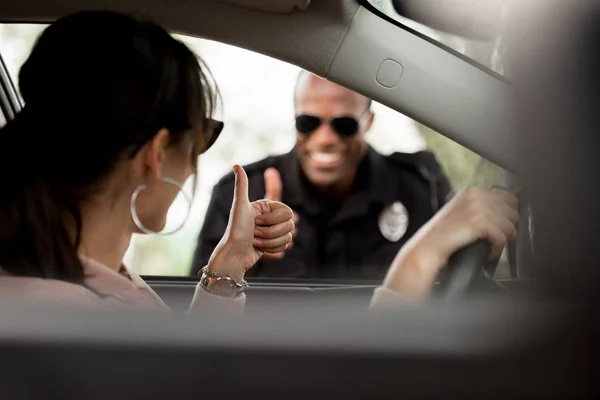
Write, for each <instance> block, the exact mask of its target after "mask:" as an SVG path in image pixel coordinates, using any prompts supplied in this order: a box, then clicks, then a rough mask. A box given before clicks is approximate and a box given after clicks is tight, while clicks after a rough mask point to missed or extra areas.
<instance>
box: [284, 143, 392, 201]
mask: <svg viewBox="0 0 600 400" xmlns="http://www.w3.org/2000/svg"><path fill="white" fill-rule="evenodd" d="M365 157H366V159H365V162H366V163H367V169H368V179H369V184H368V195H367V196H362V197H363V198H364V199H365V200H366V201H368V202H370V203H378V204H389V203H392V202H394V201H396V200H397V199H398V196H399V194H398V191H399V189H398V188H399V185H393V184H390V177H392V176H396V175H397V168H396V167H395V166H394V165H393V164H392V163H391V162H390V161H389V160H387V158H386V157H385V156H383V155H381V154H379V153H378V152H377V151H375V149H373V148H372V147H371V146H368V147H367V152H366V155H365ZM282 163H283V164H284V165H283V166H282V168H280V170H281V174H282V180H283V182H284V185H283V186H284V192H285V193H284V196H285V202H286V204H287V205H289V206H290V207H291V208H292V209H299V208H302V207H304V206H306V205H307V199H306V196H305V194H304V192H303V190H302V177H301V176H302V175H301V171H300V165H299V162H298V158H297V155H296V149H295V148H294V149H292V151H291V152H289V153H288V154H286V156H285V157H283V159H282ZM275 167H276V166H275Z"/></svg>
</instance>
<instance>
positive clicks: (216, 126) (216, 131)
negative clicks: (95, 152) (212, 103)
mask: <svg viewBox="0 0 600 400" xmlns="http://www.w3.org/2000/svg"><path fill="white" fill-rule="evenodd" d="M208 121H209V125H210V126H212V132H211V133H210V137H209V138H208V141H207V142H206V145H205V146H204V148H203V149H202V151H199V152H198V155H200V154H202V153H205V152H206V151H208V149H210V148H211V147H212V145H213V144H215V142H216V141H217V139H218V138H219V135H220V134H221V132H223V128H224V127H225V124H224V123H223V122H221V121H217V120H216V119H209V120H208ZM145 143H146V139H144V140H143V141H142V142H140V143H138V144H137V145H135V146H134V147H133V149H132V150H131V152H130V153H129V157H135V155H136V154H137V152H138V151H140V149H141V148H142V147H143V146H144V144H145Z"/></svg>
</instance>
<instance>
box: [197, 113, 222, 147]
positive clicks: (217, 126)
mask: <svg viewBox="0 0 600 400" xmlns="http://www.w3.org/2000/svg"><path fill="white" fill-rule="evenodd" d="M211 126H212V132H211V135H210V137H209V138H208V141H207V142H206V146H204V150H203V151H202V153H204V152H206V151H207V150H208V149H210V148H211V147H212V145H213V144H215V142H216V141H217V139H218V138H219V135H220V134H221V132H223V128H224V127H225V124H224V123H223V122H221V121H217V120H216V119H212V120H211Z"/></svg>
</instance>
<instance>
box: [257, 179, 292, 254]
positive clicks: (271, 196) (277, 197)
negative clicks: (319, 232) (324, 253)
mask: <svg viewBox="0 0 600 400" xmlns="http://www.w3.org/2000/svg"><path fill="white" fill-rule="evenodd" d="M264 179H265V199H267V200H270V201H278V202H281V194H282V192H283V183H282V181H281V175H280V174H279V171H277V169H275V168H268V169H267V170H266V171H265V174H264ZM293 221H294V230H293V232H292V239H295V238H296V233H297V231H296V224H298V215H297V214H296V213H294V216H293ZM293 244H294V243H293V242H291V243H290V244H289V245H288V247H287V249H286V250H289V249H290V248H291V247H292V246H293ZM264 257H265V258H268V259H275V260H281V259H282V258H283V257H285V251H282V252H280V253H269V254H265V255H264Z"/></svg>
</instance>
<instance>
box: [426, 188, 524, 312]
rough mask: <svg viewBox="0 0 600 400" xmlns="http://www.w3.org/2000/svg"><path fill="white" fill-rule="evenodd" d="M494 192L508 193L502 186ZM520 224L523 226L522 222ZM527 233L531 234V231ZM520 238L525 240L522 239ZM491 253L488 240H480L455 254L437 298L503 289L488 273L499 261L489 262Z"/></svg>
mask: <svg viewBox="0 0 600 400" xmlns="http://www.w3.org/2000/svg"><path fill="white" fill-rule="evenodd" d="M492 190H502V191H508V190H507V189H506V188H503V187H500V186H495V187H492ZM517 196H519V194H517ZM519 208H521V207H519ZM519 211H521V210H519ZM519 224H520V225H522V223H521V222H519ZM519 231H525V230H524V229H522V227H521V226H519V227H517V232H519ZM526 232H527V233H529V229H527V230H526ZM521 236H523V235H521ZM519 238H520V239H521V240H523V238H522V237H519ZM490 251H491V245H490V243H489V242H488V241H487V240H478V241H477V242H475V243H473V244H471V245H469V246H467V247H465V248H463V249H461V250H459V251H457V252H456V253H454V254H453V255H452V256H451V257H450V260H449V262H448V265H447V266H446V268H444V270H443V271H442V273H441V274H440V283H439V284H438V285H437V287H436V288H435V293H436V297H439V298H442V299H447V300H451V299H457V298H463V297H465V296H466V295H467V294H468V293H469V292H471V291H472V289H474V288H475V287H477V286H482V287H488V288H491V287H494V288H496V289H501V286H499V285H497V284H496V283H495V282H494V281H493V279H492V277H491V275H493V272H492V274H490V273H488V272H487V271H486V270H489V269H493V271H495V269H496V265H497V264H498V261H499V260H491V261H489V257H490Z"/></svg>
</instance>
